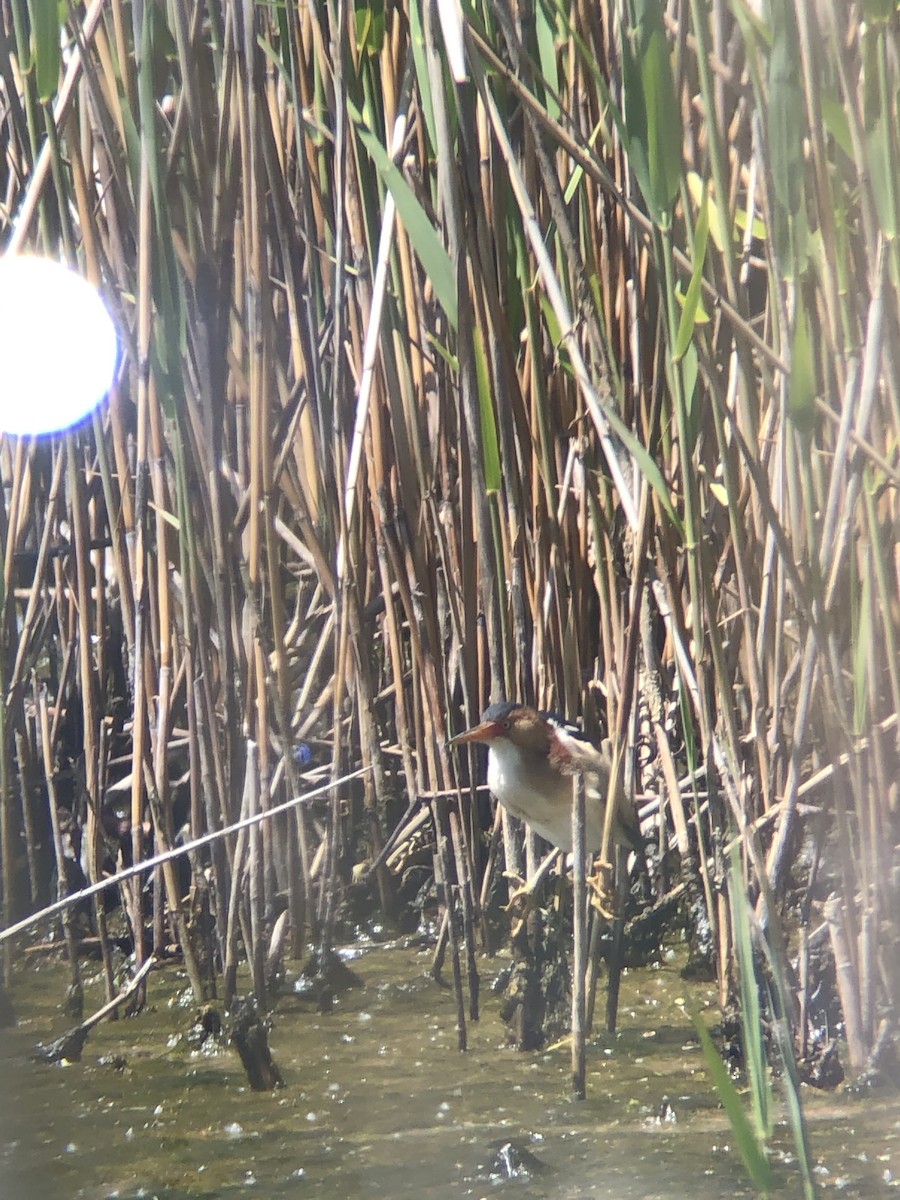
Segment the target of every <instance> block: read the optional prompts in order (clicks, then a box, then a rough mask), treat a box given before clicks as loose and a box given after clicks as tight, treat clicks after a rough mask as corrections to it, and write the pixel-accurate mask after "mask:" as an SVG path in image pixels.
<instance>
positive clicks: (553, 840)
mask: <svg viewBox="0 0 900 1200" xmlns="http://www.w3.org/2000/svg"><path fill="white" fill-rule="evenodd" d="M487 782H488V787H489V788H490V790H491V791H492V792H493V794H494V795H495V796H496V797H497V800H498V801H499V803H500V804H502V805H503V807H504V808H506V809H507V810H508V811H509V812H511V813H512V815H513V816H514V817H519V818H520V819H521V820H523V821H527V822H528V824H529V825H530V826H531V827H532V828H533V829H534V830H535V832H537V833H539V834H540V835H541V837H542V838H546V840H547V841H548V842H550V844H551V845H553V846H558V847H559V848H560V849H561V850H566V851H571V849H572V808H571V803H572V779H571V777H570V776H566V775H560V774H559V773H558V772H556V771H554V770H552V769H551V768H550V767H548V766H546V765H545V764H541V762H540V760H539V759H529V758H528V757H523V755H522V754H521V753H520V752H519V750H518V749H517V747H515V746H513V745H512V743H510V742H509V741H507V740H506V739H505V738H498V739H497V740H496V741H495V742H493V743H492V744H491V747H490V751H489V753H488V770H487ZM597 807H598V806H597V805H596V804H594V805H592V804H590V803H589V804H588V809H587V829H586V831H585V832H586V835H587V846H588V849H590V850H599V848H600V843H601V841H602V839H603V810H602V808H599V810H598V811H595V810H597Z"/></svg>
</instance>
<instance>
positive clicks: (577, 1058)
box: [571, 772, 588, 1100]
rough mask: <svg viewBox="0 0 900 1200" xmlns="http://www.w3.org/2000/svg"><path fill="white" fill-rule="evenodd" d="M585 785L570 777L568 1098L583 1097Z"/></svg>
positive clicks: (579, 778)
mask: <svg viewBox="0 0 900 1200" xmlns="http://www.w3.org/2000/svg"><path fill="white" fill-rule="evenodd" d="M584 821H585V782H584V775H583V774H581V773H580V772H579V773H578V774H576V775H574V776H573V777H572V864H573V865H572V894H573V895H572V908H573V912H574V920H573V933H572V942H573V955H572V1030H571V1032H572V1095H573V1096H574V1097H575V1099H576V1100H584V1098H585V1097H586V1095H587V1072H586V1058H585V1038H586V1032H587V1001H586V988H587V979H588V957H587V946H588V936H587V921H588V907H587V882H586V863H587V846H586V845H585V836H584Z"/></svg>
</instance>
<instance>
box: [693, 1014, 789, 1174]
mask: <svg viewBox="0 0 900 1200" xmlns="http://www.w3.org/2000/svg"><path fill="white" fill-rule="evenodd" d="M688 1015H689V1016H690V1018H691V1020H692V1021H693V1023H694V1028H695V1029H696V1030H697V1036H698V1037H699V1039H700V1045H701V1047H702V1049H703V1057H704V1058H705V1060H706V1066H707V1069H708V1070H709V1073H710V1076H711V1077H712V1081H713V1084H714V1085H715V1089H716V1091H717V1092H718V1094H719V1099H720V1100H721V1101H722V1107H723V1108H724V1109H725V1113H726V1115H727V1117H728V1122H729V1124H730V1125H731V1132H732V1134H733V1135H734V1141H735V1145H736V1146H737V1148H738V1152H739V1153H740V1156H741V1158H742V1159H743V1162H744V1166H745V1167H746V1168H747V1174H748V1175H749V1176H750V1179H751V1181H752V1183H753V1186H754V1187H755V1188H757V1189H758V1190H759V1191H760V1192H770V1191H771V1190H772V1188H773V1186H774V1182H775V1181H774V1178H773V1176H772V1168H771V1166H770V1165H769V1160H768V1159H767V1158H766V1156H765V1154H764V1153H763V1151H762V1149H761V1148H760V1146H759V1143H758V1142H757V1140H756V1134H755V1132H754V1130H753V1126H752V1125H751V1124H750V1121H749V1120H748V1119H747V1114H746V1113H745V1112H744V1105H743V1102H742V1101H741V1097H740V1095H739V1094H738V1090H737V1088H736V1087H735V1086H734V1083H733V1082H732V1080H731V1076H730V1075H729V1074H728V1071H727V1069H726V1067H725V1064H724V1063H723V1062H722V1059H721V1057H720V1056H719V1052H718V1050H716V1048H715V1046H714V1045H713V1040H712V1038H711V1037H710V1036H709V1030H708V1029H707V1028H706V1026H705V1025H704V1024H703V1022H702V1021H701V1020H700V1017H699V1015H698V1014H697V1013H694V1012H690V1013H689V1014H688Z"/></svg>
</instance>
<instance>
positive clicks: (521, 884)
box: [504, 849, 560, 921]
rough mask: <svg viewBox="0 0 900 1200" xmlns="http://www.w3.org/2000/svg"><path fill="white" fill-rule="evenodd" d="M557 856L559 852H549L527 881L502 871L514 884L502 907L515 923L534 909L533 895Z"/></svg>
mask: <svg viewBox="0 0 900 1200" xmlns="http://www.w3.org/2000/svg"><path fill="white" fill-rule="evenodd" d="M559 854H560V851H559V850H556V849H554V850H551V851H550V853H549V854H548V855H547V857H546V858H545V859H543V861H542V862H541V864H540V866H539V867H538V869H537V870H536V871H535V873H534V874H533V875H532V876H531V878H530V879H527V880H523V879H522V878H521V876H519V875H515V874H513V873H511V872H509V871H504V878H506V879H509V880H511V881H513V882H514V884H515V886H514V887H513V890H512V891H511V892H510V896H509V902H508V904H506V905H505V906H504V911H505V912H508V913H511V914H512V916H513V919H514V920H515V921H522V920H524V919H525V917H527V915H528V913H529V912H530V911H531V909H532V908H533V907H534V904H535V893H536V892H537V889H538V888H539V887H540V885H541V883H542V882H543V881H544V879H545V878H546V877H547V874H548V873H549V871H550V868H551V867H552V866H553V864H554V863H555V862H556V860H557V858H558V857H559Z"/></svg>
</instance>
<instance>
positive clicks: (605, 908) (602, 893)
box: [587, 861, 616, 921]
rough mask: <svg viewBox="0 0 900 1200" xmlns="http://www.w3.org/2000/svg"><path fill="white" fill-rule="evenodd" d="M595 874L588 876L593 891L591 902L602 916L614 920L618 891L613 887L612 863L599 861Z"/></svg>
mask: <svg viewBox="0 0 900 1200" xmlns="http://www.w3.org/2000/svg"><path fill="white" fill-rule="evenodd" d="M594 867H595V870H594V874H593V875H589V876H588V877H587V885H588V888H589V889H590V893H591V904H592V905H593V906H594V908H596V910H597V912H598V913H599V914H600V916H601V917H606V919H607V920H608V921H614V920H615V917H616V893H615V889H614V888H613V881H612V872H613V867H612V863H608V862H601V861H598V862H596V863H595V864H594Z"/></svg>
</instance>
